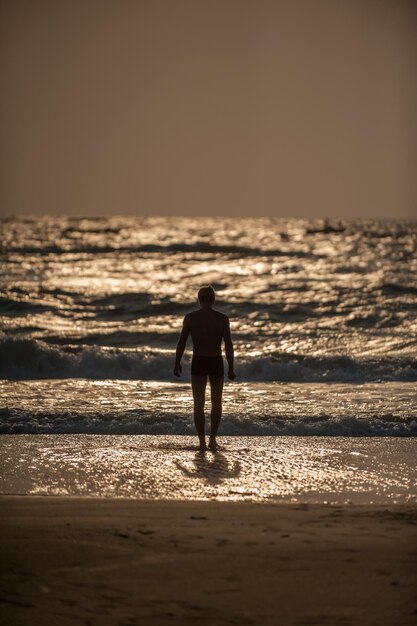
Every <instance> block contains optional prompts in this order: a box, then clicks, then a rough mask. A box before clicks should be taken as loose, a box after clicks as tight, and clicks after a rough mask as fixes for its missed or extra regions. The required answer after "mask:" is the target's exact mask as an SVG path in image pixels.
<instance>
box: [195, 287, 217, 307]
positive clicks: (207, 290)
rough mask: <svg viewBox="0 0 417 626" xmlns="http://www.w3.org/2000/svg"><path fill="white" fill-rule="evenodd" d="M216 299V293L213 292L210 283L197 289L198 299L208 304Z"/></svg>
mask: <svg viewBox="0 0 417 626" xmlns="http://www.w3.org/2000/svg"><path fill="white" fill-rule="evenodd" d="M215 299H216V294H215V293H214V289H213V287H212V286H211V285H204V287H201V288H200V289H199V290H198V301H199V302H201V303H203V302H207V303H208V304H213V303H214V301H215Z"/></svg>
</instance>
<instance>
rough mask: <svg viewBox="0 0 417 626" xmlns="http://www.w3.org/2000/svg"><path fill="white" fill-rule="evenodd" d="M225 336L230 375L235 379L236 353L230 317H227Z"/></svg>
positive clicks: (231, 378) (230, 377)
mask: <svg viewBox="0 0 417 626" xmlns="http://www.w3.org/2000/svg"><path fill="white" fill-rule="evenodd" d="M223 338H224V347H225V350H226V359H227V364H228V366H229V373H228V377H229V379H230V380H234V379H235V378H236V374H235V370H234V361H235V353H234V350H233V343H232V336H231V334H230V322H229V318H228V317H226V322H225V325H224V331H223Z"/></svg>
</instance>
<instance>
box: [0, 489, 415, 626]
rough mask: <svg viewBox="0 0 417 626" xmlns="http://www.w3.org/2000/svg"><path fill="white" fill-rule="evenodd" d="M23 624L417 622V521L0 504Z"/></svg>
mask: <svg viewBox="0 0 417 626" xmlns="http://www.w3.org/2000/svg"><path fill="white" fill-rule="evenodd" d="M0 505H1V554H2V576H1V592H0V600H1V604H0V607H1V617H2V623H3V624H7V625H13V626H14V625H19V624H33V625H36V624H42V625H43V624H51V625H52V624H59V625H61V624H62V625H65V624H85V625H86V626H87V625H100V626H101V625H106V624H112V625H113V624H118V625H124V624H125V625H129V624H130V625H132V624H152V625H153V624H161V625H162V624H164V625H165V624H176V625H177V624H181V625H182V624H193V623H202V624H216V625H217V624H220V625H221V624H262V625H263V624H267V625H268V624H274V625H277V624H297V625H302V624H305V625H312V624H324V625H327V624H329V625H337V624H340V625H347V624H355V625H356V624H375V625H378V626H379V625H381V624H387V625H388V624H389V625H390V626H392V625H400V624H410V625H411V624H415V623H416V620H417V598H416V589H417V541H416V538H417V532H416V531H417V527H416V522H417V509H416V507H413V506H405V505H390V506H389V507H379V506H376V505H373V506H352V505H351V506H330V505H308V504H304V505H303V504H294V505H289V504H285V505H283V504H256V503H249V502H248V503H244V502H239V503H230V502H228V503H222V502H196V501H194V502H178V501H176V502H171V501H166V500H165V501H141V500H122V499H98V498H96V499H93V498H64V497H59V498H54V497H38V498H36V497H29V496H26V497H15V496H7V497H1V498H0Z"/></svg>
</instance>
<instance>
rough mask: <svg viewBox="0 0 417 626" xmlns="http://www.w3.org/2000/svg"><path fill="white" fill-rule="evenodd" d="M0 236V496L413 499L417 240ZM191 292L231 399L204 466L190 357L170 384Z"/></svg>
mask: <svg viewBox="0 0 417 626" xmlns="http://www.w3.org/2000/svg"><path fill="white" fill-rule="evenodd" d="M0 228H1V242H2V244H1V245H2V248H1V298H0V312H1V315H2V317H1V320H0V376H1V378H2V379H3V380H2V381H1V382H0V394H1V402H0V433H3V436H2V437H0V445H1V448H2V460H3V461H2V468H1V469H2V471H1V478H0V492H3V493H4V492H6V493H38V494H43V493H49V494H51V493H56V494H69V495H76V494H81V495H116V496H126V497H162V498H217V499H241V498H243V499H245V498H250V499H255V500H261V501H263V500H268V499H285V500H291V499H301V500H303V499H312V500H314V499H316V500H318V501H322V500H323V498H324V499H326V498H327V499H329V500H330V501H340V502H341V501H346V500H352V501H361V502H363V501H367V502H370V501H379V502H385V501H387V502H392V501H408V500H410V499H415V458H416V456H417V454H416V452H417V450H416V444H415V438H414V437H415V435H416V434H417V420H416V417H417V410H416V406H417V402H416V400H417V396H416V381H417V358H416V348H417V315H416V314H417V254H416V251H417V223H416V222H395V221H379V222H377V221H372V222H369V221H368V222H361V221H356V222H345V221H343V222H337V223H336V222H334V223H329V222H323V221H321V222H320V221H317V222H308V221H305V220H291V219H287V220H278V219H247V220H243V219H233V220H232V219H228V220H226V219H208V218H207V219H206V218H204V219H192V218H138V219H134V218H119V217H116V218H111V219H93V220H92V219H88V220H87V219H66V218H62V219H59V218H53V219H52V218H41V219H36V220H32V219H8V220H3V222H1V223H0ZM203 283H212V284H213V285H214V287H215V289H216V292H217V304H216V306H217V307H218V308H219V309H220V310H221V311H223V312H225V313H227V314H228V315H229V317H230V319H231V328H232V334H233V338H234V342H235V351H236V372H237V381H236V382H235V383H227V384H226V387H225V394H224V418H223V421H222V425H221V431H220V432H221V436H222V437H223V440H222V442H223V447H222V448H221V449H220V451H219V452H218V453H217V454H216V455H212V453H207V454H206V455H203V456H201V455H200V454H198V453H196V451H195V449H194V447H193V446H194V445H195V438H190V436H191V435H192V434H193V432H194V431H193V422H192V398H191V394H190V386H189V360H190V352H189V351H188V353H186V355H185V357H184V371H183V377H182V379H181V380H180V381H178V380H176V379H174V378H173V376H172V366H173V356H174V350H175V345H176V342H177V338H178V334H179V331H180V328H181V323H182V318H183V316H184V315H185V314H186V313H187V312H189V311H190V310H192V309H194V308H195V307H196V292H197V289H198V288H199V287H200V286H201V284H203ZM209 408H210V407H209V404H208V406H207V412H208V413H209ZM15 435H16V436H15ZM17 435H19V436H17ZM34 435H36V436H34ZM89 435H93V436H89ZM94 435H100V436H94ZM151 435H152V436H151ZM248 435H252V437H249V438H248V437H247V436H248ZM288 435H291V437H288ZM325 435H330V437H324V436H325Z"/></svg>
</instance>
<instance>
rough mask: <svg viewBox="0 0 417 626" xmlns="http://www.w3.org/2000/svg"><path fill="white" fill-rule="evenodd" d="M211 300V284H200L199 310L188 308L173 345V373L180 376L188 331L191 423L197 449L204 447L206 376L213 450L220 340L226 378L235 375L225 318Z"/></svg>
mask: <svg viewBox="0 0 417 626" xmlns="http://www.w3.org/2000/svg"><path fill="white" fill-rule="evenodd" d="M214 300H215V293H214V289H213V287H211V286H207V287H201V289H200V290H199V292H198V301H199V303H200V310H198V311H192V313H188V315H186V316H185V317H184V322H183V327H182V331H181V335H180V338H179V341H178V345H177V351H176V358H175V366H174V375H175V376H181V371H182V367H181V358H182V355H183V354H184V350H185V344H186V343H187V338H188V335H189V334H190V333H191V339H192V341H193V359H192V361H191V386H192V390H193V398H194V424H195V427H196V430H197V435H198V438H199V440H200V450H206V449H207V447H206V438H205V432H204V423H205V417H204V404H205V400H206V384H207V376H208V377H209V380H210V391H211V414H210V421H211V430H210V439H209V448H210V449H212V450H215V449H216V445H217V444H216V434H217V430H218V428H219V424H220V420H221V417H222V394H223V377H224V367H223V357H222V340H223V339H224V345H225V350H226V359H227V363H228V365H229V372H228V377H229V379H230V380H234V379H235V378H236V375H235V372H234V369H233V364H234V353H233V343H232V338H231V336H230V324H229V318H228V317H227V315H224V314H223V313H219V311H215V310H214V309H213V304H214Z"/></svg>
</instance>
